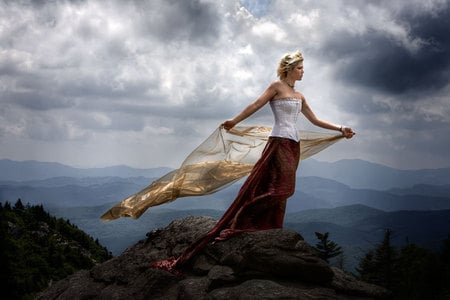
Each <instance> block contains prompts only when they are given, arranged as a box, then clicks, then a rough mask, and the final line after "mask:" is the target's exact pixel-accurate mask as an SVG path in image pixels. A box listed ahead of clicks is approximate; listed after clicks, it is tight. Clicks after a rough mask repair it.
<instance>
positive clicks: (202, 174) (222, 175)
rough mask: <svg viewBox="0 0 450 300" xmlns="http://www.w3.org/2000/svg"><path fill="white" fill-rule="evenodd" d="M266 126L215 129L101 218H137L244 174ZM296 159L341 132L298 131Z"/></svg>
mask: <svg viewBox="0 0 450 300" xmlns="http://www.w3.org/2000/svg"><path fill="white" fill-rule="evenodd" d="M271 131H272V129H271V128H270V127H263V126H236V127H234V128H233V129H231V130H228V131H227V130H225V129H223V128H221V127H219V128H217V129H216V130H215V131H214V132H213V133H212V134H211V135H210V136H209V137H208V138H207V139H206V140H205V141H204V142H203V143H201V144H200V145H199V146H198V147H197V148H196V149H195V150H194V151H193V152H192V153H191V154H189V155H188V157H187V158H186V159H185V160H184V162H183V163H182V164H181V166H180V168H179V169H176V170H173V171H171V172H169V173H167V174H166V175H164V176H162V177H161V178H159V179H157V180H155V181H153V182H152V183H151V184H150V185H149V186H147V187H145V188H144V189H143V190H141V191H140V192H138V193H136V194H134V195H131V196H129V197H127V198H125V199H124V200H122V201H121V202H119V203H117V204H116V205H114V206H113V207H112V208H111V209H109V210H108V211H107V212H106V213H104V214H103V215H102V216H101V219H102V220H104V221H111V220H114V219H117V218H120V217H131V218H134V219H137V218H139V217H140V216H141V215H142V214H143V213H144V212H145V211H146V210H147V209H148V208H149V207H152V206H157V205H160V204H163V203H168V202H171V201H174V200H175V199H177V198H182V197H188V196H203V195H208V194H212V193H215V192H217V191H219V190H221V189H224V188H225V187H227V186H229V185H230V184H232V183H233V182H235V181H237V180H239V179H241V178H242V177H244V176H247V175H248V174H249V173H250V171H251V170H252V168H253V166H254V164H255V163H256V162H257V160H258V159H259V158H260V156H261V153H262V151H263V150H264V147H265V145H266V143H267V140H268V138H269V135H270V132H271ZM299 136H300V143H299V146H300V153H301V154H300V159H301V160H304V159H306V158H308V157H311V156H312V155H314V154H316V153H318V152H320V151H322V150H323V149H325V148H327V147H329V146H331V145H332V144H334V143H336V142H337V141H338V140H340V139H341V138H343V135H341V134H337V135H336V134H329V133H318V132H308V131H299Z"/></svg>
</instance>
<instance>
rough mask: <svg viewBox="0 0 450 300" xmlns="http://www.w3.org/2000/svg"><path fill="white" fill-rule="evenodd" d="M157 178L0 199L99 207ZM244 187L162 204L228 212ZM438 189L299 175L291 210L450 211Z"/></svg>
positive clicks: (34, 189)
mask: <svg viewBox="0 0 450 300" xmlns="http://www.w3.org/2000/svg"><path fill="white" fill-rule="evenodd" d="M153 179H155V178H153ZM153 179H152V178H146V177H132V178H121V177H90V178H69V177H57V178H51V179H44V180H40V181H26V182H0V201H2V202H4V201H10V202H15V201H16V200H17V199H18V198H20V199H22V201H23V202H24V203H30V204H41V203H42V204H45V205H51V206H71V207H73V206H98V205H102V204H104V203H117V202H119V201H121V200H122V199H124V198H125V197H127V196H129V195H131V194H134V193H136V192H138V191H140V190H141V189H143V188H144V187H146V186H147V185H149V184H150V183H151V182H152V180H153ZM241 185H242V181H239V182H237V183H235V184H233V185H231V186H229V187H227V188H225V189H223V190H221V191H219V192H217V193H215V194H211V195H206V196H202V197H186V198H179V199H177V200H176V201H173V202H171V203H167V204H164V205H163V206H162V207H163V208H167V209H177V210H186V209H213V210H225V209H226V208H228V206H229V205H230V204H231V202H232V201H233V200H234V198H235V197H236V195H237V194H238V192H239V189H240V187H241ZM435 188H436V191H434V190H433V186H431V185H427V188H426V191H427V193H424V192H419V191H418V190H417V188H416V187H414V188H412V189H397V190H388V191H379V190H369V189H354V188H351V187H349V186H347V185H345V184H342V183H339V182H336V181H334V180H331V179H324V178H320V177H298V178H297V185H296V192H295V194H294V195H293V196H292V197H291V198H290V199H289V201H288V203H287V212H296V211H302V210H307V209H316V208H332V207H339V206H346V205H352V204H363V205H366V206H369V207H372V208H375V209H380V210H384V211H396V210H441V209H450V196H447V193H446V189H445V186H444V187H443V186H436V187H435ZM416 193H417V194H416ZM434 195H439V196H434Z"/></svg>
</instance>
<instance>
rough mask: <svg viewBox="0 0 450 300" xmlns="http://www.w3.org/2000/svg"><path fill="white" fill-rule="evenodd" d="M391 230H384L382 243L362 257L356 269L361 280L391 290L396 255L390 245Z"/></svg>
mask: <svg viewBox="0 0 450 300" xmlns="http://www.w3.org/2000/svg"><path fill="white" fill-rule="evenodd" d="M391 239H392V230H391V229H386V230H385V232H384V237H383V241H382V242H381V243H380V244H379V245H378V246H377V247H376V248H375V251H374V252H372V251H371V252H369V253H367V254H366V255H365V257H363V259H362V260H361V261H360V263H359V267H358V268H357V269H356V270H357V271H358V273H359V275H360V277H361V279H363V280H365V281H368V282H371V283H375V284H378V285H381V286H383V287H385V288H387V289H392V287H393V284H394V277H395V276H394V273H395V263H396V259H397V253H396V251H395V249H394V247H392V245H391Z"/></svg>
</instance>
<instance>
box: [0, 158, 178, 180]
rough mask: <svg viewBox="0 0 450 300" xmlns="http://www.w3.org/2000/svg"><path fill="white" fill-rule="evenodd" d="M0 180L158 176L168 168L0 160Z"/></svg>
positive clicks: (167, 170)
mask: <svg viewBox="0 0 450 300" xmlns="http://www.w3.org/2000/svg"><path fill="white" fill-rule="evenodd" d="M0 171H1V172H0V181H27V180H42V179H48V178H52V177H74V178H82V177H107V176H118V177H139V176H144V177H150V178H152V177H160V176H162V175H164V174H166V173H168V172H169V171H171V169H170V168H166V167H160V168H150V169H136V168H131V167H128V166H112V167H105V168H88V169H81V168H74V167H69V166H66V165H63V164H60V163H54V162H39V161H32V160H29V161H13V160H9V159H1V160H0Z"/></svg>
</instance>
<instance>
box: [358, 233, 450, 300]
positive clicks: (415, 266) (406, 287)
mask: <svg viewBox="0 0 450 300" xmlns="http://www.w3.org/2000/svg"><path fill="white" fill-rule="evenodd" d="M391 239H392V231H391V230H389V229H388V230H386V231H385V235H384V238H383V241H382V242H381V243H380V244H378V245H377V246H376V247H375V249H374V250H372V251H369V252H368V253H367V254H366V255H365V256H364V257H363V258H362V259H361V261H360V263H359V267H358V268H357V271H358V273H359V275H360V278H361V279H362V280H364V281H367V282H370V283H374V284H377V285H381V286H383V287H386V288H387V289H389V290H391V291H392V293H393V298H394V299H408V300H410V299H411V300H414V299H449V298H450V297H449V296H450V290H449V288H448V282H450V261H449V260H448V257H449V255H450V239H449V238H448V239H447V240H445V241H444V247H443V251H442V253H441V254H436V253H433V252H431V251H430V250H427V249H424V248H421V247H418V246H416V245H414V244H407V245H405V246H403V247H401V248H400V249H399V250H397V249H395V248H394V247H392V246H391Z"/></svg>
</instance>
